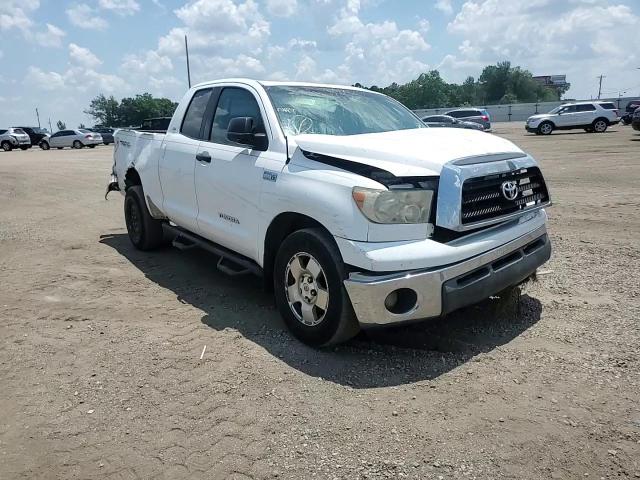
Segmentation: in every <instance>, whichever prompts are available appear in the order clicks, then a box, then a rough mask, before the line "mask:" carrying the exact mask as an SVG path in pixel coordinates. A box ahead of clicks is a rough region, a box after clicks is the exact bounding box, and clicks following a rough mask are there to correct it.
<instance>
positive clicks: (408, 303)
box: [384, 288, 418, 315]
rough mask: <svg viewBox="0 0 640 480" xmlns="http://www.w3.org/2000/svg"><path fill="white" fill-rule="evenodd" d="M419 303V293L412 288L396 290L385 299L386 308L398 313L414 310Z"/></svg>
mask: <svg viewBox="0 0 640 480" xmlns="http://www.w3.org/2000/svg"><path fill="white" fill-rule="evenodd" d="M417 305H418V294H417V293H416V292H415V290H412V289H410V288H399V289H397V290H394V291H393V292H391V293H390V294H389V295H387V298H385V299H384V306H385V308H386V309H387V310H388V311H389V312H391V313H395V314H396V315H403V314H405V313H409V312H410V311H412V310H414V309H415V308H416V307H417Z"/></svg>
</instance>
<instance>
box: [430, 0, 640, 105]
mask: <svg viewBox="0 0 640 480" xmlns="http://www.w3.org/2000/svg"><path fill="white" fill-rule="evenodd" d="M478 25H491V28H478ZM447 30H448V32H449V33H450V34H453V35H455V36H458V37H461V38H462V40H461V43H460V45H459V47H458V52H457V53H455V54H449V55H448V56H447V57H445V59H443V62H442V66H443V70H444V71H443V73H445V74H446V73H447V72H450V73H453V74H454V77H457V80H460V78H461V77H460V76H459V75H468V74H476V75H477V73H478V71H477V68H479V65H487V64H491V63H495V62H497V61H501V60H510V61H511V63H512V64H514V65H522V66H524V67H525V68H527V69H528V70H530V71H531V72H532V73H533V74H534V75H536V74H538V75H547V74H567V75H568V81H570V82H571V83H572V90H571V91H570V92H569V94H570V95H572V94H573V95H576V96H582V97H588V96H589V95H591V94H593V93H597V81H596V79H595V77H596V76H597V75H599V74H601V73H606V74H607V75H608V76H609V78H608V80H609V81H610V82H611V83H613V84H618V85H624V83H625V80H624V78H628V76H629V75H628V73H625V70H629V71H631V69H633V67H636V66H637V65H636V63H638V64H640V56H639V55H638V53H637V52H636V51H635V50H633V49H629V48H628V46H629V45H638V44H640V18H639V17H638V15H637V14H635V13H634V12H633V11H632V10H631V8H629V7H628V6H627V5H624V4H622V3H614V2H612V1H607V0H603V1H600V2H598V3H597V4H591V2H586V1H572V2H565V3H563V2H550V1H549V0H511V1H510V2H503V1H499V0H482V1H478V0H474V1H466V2H465V3H464V4H463V5H462V8H461V9H460V11H459V13H458V14H457V15H456V16H455V18H454V19H453V20H452V21H451V22H450V23H449V24H448V26H447ZM612 32H615V35H612ZM620 38H624V39H625V40H624V42H620V41H619V39H620ZM455 72H458V75H456V74H455Z"/></svg>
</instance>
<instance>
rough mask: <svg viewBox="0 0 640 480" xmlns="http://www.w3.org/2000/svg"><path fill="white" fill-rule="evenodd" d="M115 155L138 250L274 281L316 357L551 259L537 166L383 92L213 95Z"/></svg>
mask: <svg viewBox="0 0 640 480" xmlns="http://www.w3.org/2000/svg"><path fill="white" fill-rule="evenodd" d="M115 144H116V148H115V149H114V165H113V168H112V177H111V179H110V181H109V183H108V185H107V195H108V193H109V192H110V191H114V190H116V191H120V192H121V193H122V194H123V195H124V219H125V224H126V227H127V232H128V234H129V239H130V241H131V243H132V244H133V245H134V247H136V248H138V249H140V250H151V249H153V248H156V247H159V246H161V245H163V244H164V242H165V240H167V239H171V240H172V241H173V245H174V246H176V247H177V248H180V249H189V248H192V247H201V248H204V249H206V250H209V251H211V252H214V253H215V254H216V255H217V256H218V257H219V261H218V264H217V265H218V268H219V269H220V270H221V271H223V272H225V273H229V274H232V275H240V274H246V273H256V274H259V275H262V277H263V278H264V280H265V284H266V285H267V286H269V287H270V288H272V289H273V290H274V291H275V298H276V304H277V306H278V309H279V311H280V314H281V315H282V317H283V318H284V320H285V322H286V324H287V325H288V327H289V328H290V330H291V331H292V332H293V334H294V335H295V336H296V337H297V338H299V339H300V340H302V341H303V342H306V343H308V344H311V345H327V344H332V343H337V342H341V341H345V340H347V339H349V338H351V337H352V336H353V335H355V334H356V333H357V332H358V330H359V329H360V327H376V326H391V325H396V324H399V323H403V322H410V321H414V320H419V319H425V318H430V317H438V316H440V315H443V314H446V313H448V312H451V311H453V310H456V309H458V308H460V307H463V306H465V305H470V304H474V303H477V302H479V301H481V300H483V299H485V298H487V297H489V296H491V295H493V294H496V293H497V292H500V291H502V290H504V289H507V288H509V287H512V286H514V285H517V284H519V283H521V282H523V281H525V280H526V279H527V278H529V277H530V276H531V275H533V274H534V272H535V270H536V268H537V267H539V266H540V265H542V264H543V263H544V262H546V261H547V260H548V259H549V257H550V254H551V244H550V241H549V238H548V236H547V230H546V218H547V217H546V213H545V211H544V208H545V207H546V206H548V205H550V198H549V192H548V190H547V187H546V183H545V180H544V178H543V175H542V173H541V171H540V168H539V166H538V164H537V163H536V161H535V160H534V159H533V158H532V157H531V156H530V155H528V154H526V153H524V152H523V151H522V150H521V149H519V148H518V147H517V146H515V145H514V144H513V143H511V142H510V141H508V140H506V139H504V138H500V137H497V136H493V135H485V134H484V133H482V132H479V131H473V130H463V129H460V130H453V129H448V128H440V129H434V128H428V127H426V126H425V125H424V124H423V123H422V122H421V121H420V119H419V118H416V117H415V115H414V114H413V113H412V112H411V111H410V110H408V109H407V108H405V107H404V106H403V105H401V104H400V103H398V102H397V101H395V100H393V99H391V98H389V97H387V96H385V95H382V94H380V93H377V92H371V91H368V90H363V89H359V88H354V87H335V86H326V85H318V84H304V83H286V82H258V81H254V80H250V79H242V80H221V81H217V82H208V83H203V84H199V85H196V86H194V87H193V88H191V89H190V90H189V91H188V92H187V94H186V95H185V96H184V98H183V100H182V102H181V103H180V104H179V106H178V108H177V110H176V112H175V114H174V116H173V118H172V120H171V123H170V125H169V129H168V131H167V133H166V134H162V133H148V132H140V131H136V130H128V129H122V130H118V131H117V132H116V134H115ZM452 240H455V241H452Z"/></svg>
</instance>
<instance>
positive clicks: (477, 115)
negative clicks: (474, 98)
mask: <svg viewBox="0 0 640 480" xmlns="http://www.w3.org/2000/svg"><path fill="white" fill-rule="evenodd" d="M445 115H449V116H450V117H453V118H457V119H458V120H464V121H465V122H474V123H478V124H480V125H482V128H484V131H485V132H490V131H491V118H490V117H489V112H487V111H486V110H484V109H482V108H472V107H468V108H458V109H456V110H451V111H449V112H447V113H445Z"/></svg>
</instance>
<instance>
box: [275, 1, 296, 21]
mask: <svg viewBox="0 0 640 480" xmlns="http://www.w3.org/2000/svg"><path fill="white" fill-rule="evenodd" d="M297 8H298V3H297V0H267V11H268V12H269V13H270V14H271V15H273V16H275V17H290V16H292V15H293V14H294V13H296V10H297Z"/></svg>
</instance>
